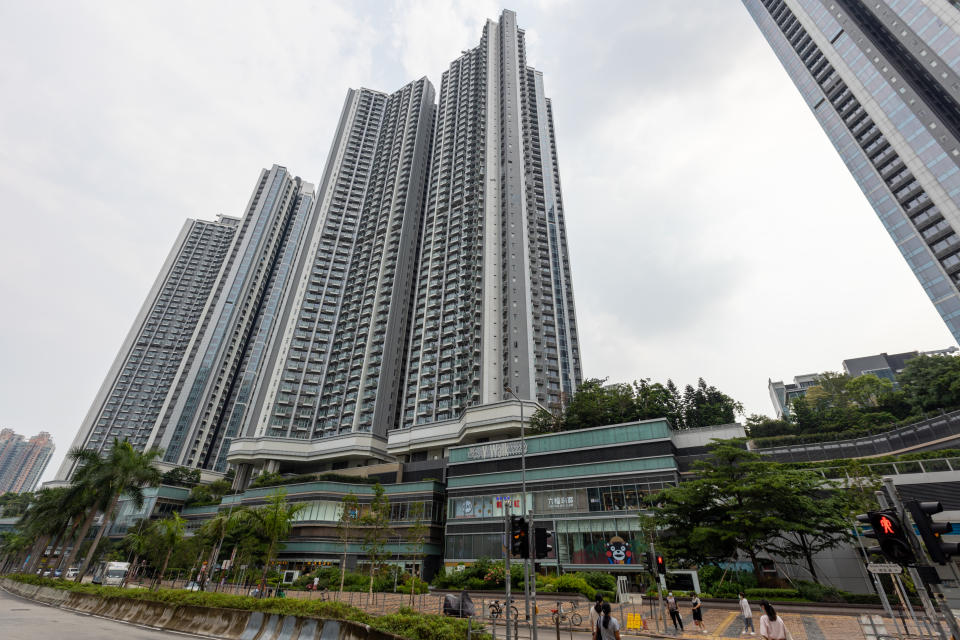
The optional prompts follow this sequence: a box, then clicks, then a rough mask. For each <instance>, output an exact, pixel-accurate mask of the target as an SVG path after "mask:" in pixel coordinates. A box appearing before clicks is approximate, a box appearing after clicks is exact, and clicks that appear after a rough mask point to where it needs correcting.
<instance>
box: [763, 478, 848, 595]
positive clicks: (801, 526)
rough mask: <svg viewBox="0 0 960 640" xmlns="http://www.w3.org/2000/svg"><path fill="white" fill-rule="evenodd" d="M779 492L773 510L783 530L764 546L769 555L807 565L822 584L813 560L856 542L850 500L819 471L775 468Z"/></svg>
mask: <svg viewBox="0 0 960 640" xmlns="http://www.w3.org/2000/svg"><path fill="white" fill-rule="evenodd" d="M773 469H774V470H775V471H776V477H777V481H778V483H779V490H778V491H777V501H776V502H775V503H774V504H773V505H771V506H770V508H771V509H772V510H774V511H775V512H776V513H777V516H778V517H779V519H780V520H782V522H783V525H782V526H783V528H782V529H781V530H780V531H778V532H777V534H776V536H775V537H774V538H773V539H771V540H767V541H766V544H765V545H764V546H763V548H764V549H766V550H767V551H769V552H770V553H774V554H777V555H779V556H782V557H784V558H787V559H789V560H798V561H803V562H805V563H806V567H807V571H809V572H810V576H811V577H812V578H813V581H814V582H817V583H819V582H820V578H819V576H817V570H816V566H815V565H814V563H813V556H814V555H816V554H817V553H819V552H821V551H824V550H826V549H833V548H835V547H837V546H840V545H841V544H844V543H846V542H849V541H852V540H853V531H852V527H851V519H850V515H851V505H852V504H853V501H852V499H851V496H850V495H849V494H848V493H847V492H846V490H844V489H842V488H841V487H840V485H839V484H837V483H835V482H833V481H830V480H827V479H826V478H824V477H823V476H821V475H820V474H819V473H817V472H816V471H812V470H808V469H788V468H784V467H783V466H781V465H775V466H774V467H773Z"/></svg>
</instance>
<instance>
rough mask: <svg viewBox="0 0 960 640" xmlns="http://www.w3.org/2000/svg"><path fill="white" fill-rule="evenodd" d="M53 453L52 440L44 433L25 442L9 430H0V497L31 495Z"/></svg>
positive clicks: (21, 437)
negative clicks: (26, 493) (29, 493)
mask: <svg viewBox="0 0 960 640" xmlns="http://www.w3.org/2000/svg"><path fill="white" fill-rule="evenodd" d="M53 449H54V447H53V440H51V439H50V434H49V433H47V432H46V431H41V432H40V433H38V434H37V435H35V436H33V437H32V438H30V439H29V440H24V438H23V436H21V435H17V434H16V433H14V432H13V431H12V430H11V429H3V430H0V495H3V494H4V493H7V492H8V491H10V492H13V493H24V492H27V491H33V490H34V488H35V487H36V486H37V480H39V479H40V476H41V474H43V471H44V469H46V468H47V463H48V462H50V458H51V457H52V456H53Z"/></svg>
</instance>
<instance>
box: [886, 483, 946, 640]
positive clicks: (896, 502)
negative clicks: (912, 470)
mask: <svg viewBox="0 0 960 640" xmlns="http://www.w3.org/2000/svg"><path fill="white" fill-rule="evenodd" d="M883 486H884V488H885V489H886V494H887V499H888V500H889V501H890V502H891V503H892V504H893V507H894V508H895V509H896V510H897V513H899V514H900V519H901V520H902V521H907V522H909V521H908V520H906V513H905V511H904V508H903V503H902V502H901V501H900V496H899V495H898V494H897V488H896V486H894V484H893V478H884V479H883ZM907 538H908V539H909V540H910V545H911V546H912V547H913V550H914V553H915V554H916V556H917V559H918V560H919V559H922V558H926V554H925V553H924V551H923V549H922V548H921V547H920V542H919V541H918V540H917V536H916V535H913V534H912V533H911V535H908V536H907ZM914 574H916V577H914ZM911 577H913V578H914V580H916V581H917V582H916V584H917V591H918V592H919V591H923V592H926V585H924V583H923V581H921V580H919V578H920V576H919V574H917V571H916V569H914V571H913V573H911ZM930 589H931V590H932V591H934V592H935V593H937V594H938V595H940V596H941V597H939V598H937V600H938V602H939V604H940V613H941V614H942V615H943V618H944V620H946V621H947V626H948V627H949V628H950V635H952V636H953V637H954V638H956V639H960V626H958V625H957V619H956V618H954V617H953V611H951V610H950V607H949V606H948V605H947V601H946V600H945V599H944V598H943V595H942V594H943V592H942V591H940V588H939V587H938V586H937V585H933V584H932V585H930ZM922 597H926V593H924V595H923V596H922ZM924 605H926V603H924ZM930 607H931V609H932V608H933V605H932V604H931V605H930ZM935 622H938V621H935ZM937 628H938V630H939V631H940V637H941V638H944V637H945V636H944V634H943V630H942V629H940V625H939V624H937Z"/></svg>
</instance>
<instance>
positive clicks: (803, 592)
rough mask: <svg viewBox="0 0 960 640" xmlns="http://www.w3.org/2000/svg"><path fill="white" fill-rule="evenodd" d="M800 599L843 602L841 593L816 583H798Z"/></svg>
mask: <svg viewBox="0 0 960 640" xmlns="http://www.w3.org/2000/svg"><path fill="white" fill-rule="evenodd" d="M796 584H797V591H798V592H799V593H800V597H801V598H804V599H805V600H810V601H812V602H843V596H841V595H840V591H839V590H837V589H834V588H833V587H828V586H825V585H822V584H817V583H816V582H803V581H801V582H797V583H796Z"/></svg>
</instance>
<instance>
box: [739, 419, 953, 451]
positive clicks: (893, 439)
mask: <svg viewBox="0 0 960 640" xmlns="http://www.w3.org/2000/svg"><path fill="white" fill-rule="evenodd" d="M951 437H956V438H958V439H960V411H952V412H950V413H945V414H943V415H939V416H935V417H933V418H928V419H927V420H921V421H920V422H914V423H913V424H908V425H906V426H903V427H897V428H895V429H891V430H889V431H884V432H881V433H875V434H872V435H868V436H861V437H859V438H852V439H850V440H834V441H828V442H810V443H807V444H793V445H784V446H782V447H770V448H769V449H757V450H756V452H757V453H759V454H761V455H763V456H765V457H769V458H770V459H771V460H774V461H775V462H818V461H821V460H838V459H842V458H866V457H869V456H881V455H891V454H894V453H896V452H898V451H903V450H906V449H910V448H914V447H922V446H924V445H927V444H930V443H933V442H935V441H937V440H943V439H946V438H951ZM897 464H901V463H897Z"/></svg>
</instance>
